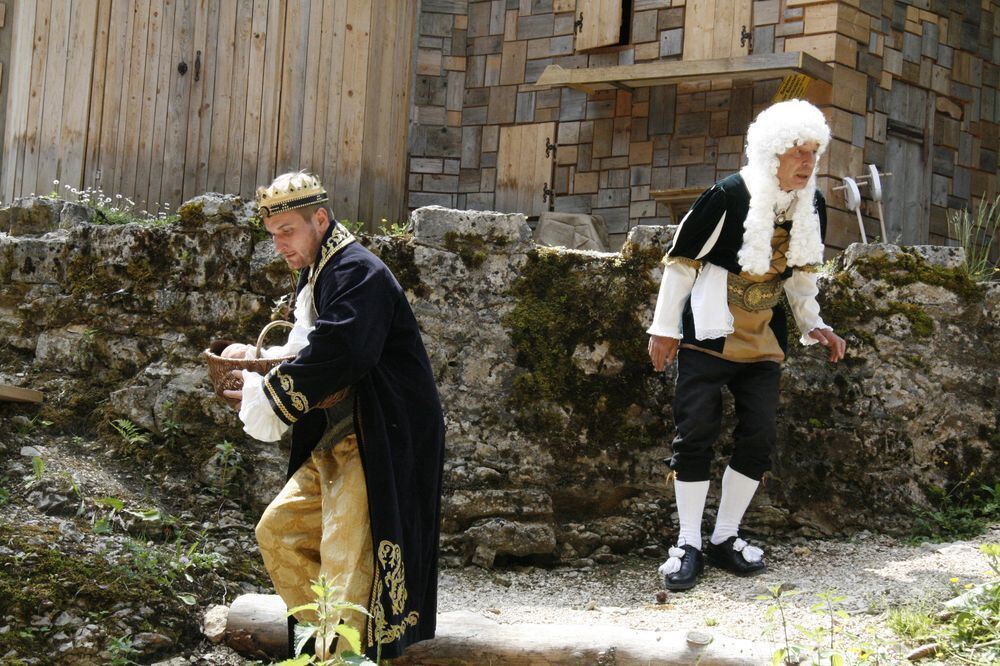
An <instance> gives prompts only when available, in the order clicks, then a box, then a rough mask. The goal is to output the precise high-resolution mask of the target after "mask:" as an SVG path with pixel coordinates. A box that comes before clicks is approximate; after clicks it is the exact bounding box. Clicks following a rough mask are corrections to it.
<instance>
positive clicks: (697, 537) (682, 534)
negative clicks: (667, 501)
mask: <svg viewBox="0 0 1000 666" xmlns="http://www.w3.org/2000/svg"><path fill="white" fill-rule="evenodd" d="M674 496H675V497H676V499H677V521H678V522H679V523H680V525H679V529H678V535H677V545H678V546H682V545H684V544H688V545H691V546H694V547H695V548H697V549H698V550H701V514H702V513H703V512H704V511H705V498H706V497H707V496H708V481H677V480H674Z"/></svg>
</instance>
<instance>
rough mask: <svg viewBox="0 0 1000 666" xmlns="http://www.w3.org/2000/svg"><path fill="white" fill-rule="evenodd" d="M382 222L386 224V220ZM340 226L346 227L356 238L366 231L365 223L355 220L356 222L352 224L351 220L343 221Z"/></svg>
mask: <svg viewBox="0 0 1000 666" xmlns="http://www.w3.org/2000/svg"><path fill="white" fill-rule="evenodd" d="M382 221H383V222H385V220H382ZM340 226H342V227H344V228H345V229H347V230H348V231H350V232H351V233H352V234H354V235H355V236H357V235H358V234H361V233H364V231H365V223H364V222H362V221H361V220H355V221H354V222H351V221H350V220H341V221H340Z"/></svg>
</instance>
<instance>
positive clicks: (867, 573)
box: [4, 438, 1000, 664]
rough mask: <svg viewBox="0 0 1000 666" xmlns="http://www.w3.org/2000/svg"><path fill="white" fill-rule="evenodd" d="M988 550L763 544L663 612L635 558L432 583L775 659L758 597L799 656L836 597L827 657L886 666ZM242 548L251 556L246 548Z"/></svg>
mask: <svg viewBox="0 0 1000 666" xmlns="http://www.w3.org/2000/svg"><path fill="white" fill-rule="evenodd" d="M25 439H27V438H25ZM46 444H47V445H42V444H41V443H37V442H36V445H37V446H38V449H39V451H38V452H39V453H40V454H41V455H42V457H43V458H44V459H45V460H46V462H47V472H46V475H47V476H50V475H57V474H59V473H60V472H69V471H72V472H73V473H74V476H75V478H76V479H77V481H78V482H79V483H80V485H81V487H83V488H85V489H86V491H87V494H88V495H89V496H90V497H99V496H114V497H119V498H121V499H123V500H125V501H126V502H129V503H132V502H135V503H139V502H142V501H143V500H145V501H147V502H148V501H149V491H150V490H151V489H152V488H155V487H156V485H157V484H156V483H155V477H154V476H144V475H142V474H135V475H134V476H132V478H129V476H130V475H129V474H128V473H127V472H126V473H125V474H121V473H120V472H119V473H117V474H116V473H115V471H114V470H111V469H109V468H108V466H107V465H106V464H105V460H103V458H104V456H103V455H101V454H100V453H99V452H98V451H97V450H96V449H97V447H96V446H94V445H93V444H91V443H90V442H80V441H79V440H77V441H76V442H74V443H73V444H72V445H71V443H70V442H68V441H66V440H65V439H63V438H51V439H49V440H48V441H47V442H46ZM88 445H89V446H88ZM91 447H92V448H91ZM88 448H89V449H91V450H90V455H88V451H87V450H88ZM14 451H18V449H17V448H15V449H14ZM6 462H7V465H6V467H7V469H6V470H5V471H6V472H7V474H8V475H9V476H8V478H15V479H16V478H19V477H20V476H22V475H26V474H28V473H30V457H29V456H27V455H16V454H15V455H13V456H10V457H9V458H8V460H7V461H6ZM16 504H20V502H17V503H10V504H8V505H7V506H6V507H4V509H5V511H4V513H5V514H7V519H8V520H12V521H13V522H14V523H15V524H16V523H19V522H27V521H30V520H41V521H43V522H45V521H53V522H64V521H65V519H59V518H50V517H47V516H42V515H41V514H38V513H37V512H36V511H35V510H34V509H33V507H28V506H24V505H21V506H15V505H16ZM238 522H239V521H236V522H234V523H232V524H230V525H229V526H228V529H226V528H223V529H222V530H220V531H221V534H218V535H217V536H218V537H222V536H228V537H235V539H238V540H239V542H243V541H244V540H248V539H252V531H251V530H250V528H249V526H242V525H240V526H237V523H238ZM244 527H245V529H244ZM213 531H215V530H213ZM244 532H245V533H244ZM989 542H994V543H995V542H1000V525H994V526H993V527H992V528H991V529H990V530H988V531H987V532H986V533H985V534H983V535H981V536H979V537H977V538H975V539H971V540H969V541H962V542H955V543H945V544H923V545H919V546H913V545H907V544H905V543H903V542H901V541H899V540H896V539H893V538H891V537H887V536H884V535H880V534H870V533H866V532H863V533H861V534H858V535H856V536H855V537H854V538H852V539H851V540H849V541H834V540H825V541H823V540H807V539H803V538H801V537H796V538H794V539H790V540H787V541H777V540H771V541H770V542H765V543H763V544H761V545H763V546H764V548H765V550H766V552H767V559H768V562H769V568H768V570H767V571H766V572H765V573H764V574H763V575H760V576H757V577H754V578H750V579H741V578H737V577H735V576H732V575H730V574H728V573H726V572H722V571H718V570H716V569H713V568H707V569H706V572H705V575H704V576H703V578H702V580H701V581H700V583H699V584H698V585H697V587H695V588H694V589H693V590H691V591H689V592H682V593H665V594H666V600H665V602H664V603H657V599H656V596H657V592H659V591H660V589H661V583H660V578H659V576H658V574H657V573H656V569H657V567H658V566H659V564H660V560H653V559H648V558H640V557H634V558H627V559H625V560H623V561H621V562H619V563H617V564H605V565H596V566H594V567H591V568H585V569H574V568H567V567H556V568H549V569H543V568H539V567H515V568H512V569H499V570H493V571H487V570H483V569H480V568H478V567H472V566H469V567H464V568H454V567H451V568H445V569H443V570H442V572H441V577H440V600H439V611H440V612H442V613H446V612H450V611H469V612H473V613H480V614H482V615H483V616H484V617H487V618H489V619H491V620H494V621H496V622H500V623H504V624H521V623H525V624H534V623H543V624H573V625H584V626H597V625H608V624H612V625H619V626H626V627H631V628H634V629H644V630H653V631H676V630H699V631H707V632H709V633H714V634H716V635H725V636H730V637H734V638H742V639H749V640H755V641H764V642H766V643H771V644H773V645H774V647H775V648H777V647H778V646H779V644H780V643H781V642H782V640H781V638H780V636H781V633H782V632H781V630H780V622H779V620H778V618H777V617H776V616H775V617H770V616H768V608H769V606H772V605H773V602H770V601H766V600H759V599H758V598H757V597H758V595H762V594H767V593H768V590H769V589H771V588H774V587H776V586H778V585H782V586H783V587H784V588H785V589H793V590H795V591H796V592H797V593H798V594H796V595H794V596H789V597H786V598H785V600H784V601H783V603H784V610H785V614H786V618H787V621H788V625H789V631H790V633H791V636H790V638H791V642H792V643H793V644H796V643H797V644H799V645H806V646H809V645H815V644H816V642H817V640H828V635H825V636H820V637H819V638H818V639H817V638H810V637H808V636H805V635H804V634H803V630H802V629H803V628H804V629H805V630H810V629H816V628H820V627H824V626H828V623H829V615H828V614H819V613H816V612H813V611H811V610H810V608H811V607H812V606H813V605H814V604H815V603H817V602H818V601H820V599H819V598H818V596H817V595H818V594H819V593H822V592H825V591H834V592H836V593H837V594H838V595H839V596H841V597H843V598H844V599H843V601H841V602H839V608H840V609H842V610H844V611H846V613H847V617H846V618H844V619H838V620H837V622H838V623H839V625H840V627H841V629H840V630H838V634H837V638H836V641H837V647H838V648H840V649H847V648H851V647H854V648H857V647H860V646H862V645H867V646H881V647H882V648H883V649H884V650H886V651H887V656H888V657H889V659H888V660H885V661H882V662H880V663H896V662H897V661H898V660H899V659H900V658H901V655H903V654H905V653H906V652H907V651H908V649H909V648H912V647H913V645H904V644H903V643H902V642H901V640H900V639H899V638H898V637H897V636H895V634H893V632H892V631H891V630H890V629H889V627H888V624H887V618H888V611H889V609H890V608H894V607H899V606H908V605H916V606H921V607H923V608H925V609H929V610H931V611H934V610H937V608H938V606H939V604H940V603H941V602H943V601H945V600H947V599H950V598H952V597H954V596H956V594H958V593H959V592H961V590H962V588H963V587H964V586H965V585H966V584H970V583H971V584H976V583H980V582H983V581H984V580H987V579H988V578H989V575H990V570H989V566H988V565H987V562H986V560H985V558H984V557H983V556H982V555H981V554H980V553H979V551H978V546H979V545H980V544H983V543H989ZM243 545H245V546H246V547H247V548H251V547H252V546H251V545H250V544H249V543H246V544H243ZM952 578H957V579H958V580H957V582H952V580H951V579H952ZM244 591H246V590H244ZM227 601H231V599H228V600H227ZM796 625H798V626H799V627H801V628H797V627H796ZM163 663H169V664H184V663H199V664H240V663H244V662H243V661H242V659H241V658H239V657H238V656H237V655H235V654H234V653H232V652H231V651H229V650H228V649H226V648H224V647H221V646H212V645H209V644H207V643H203V644H202V645H200V646H198V648H196V649H195V651H194V653H193V654H186V655H184V656H179V657H175V658H174V659H171V660H167V661H165V662H163Z"/></svg>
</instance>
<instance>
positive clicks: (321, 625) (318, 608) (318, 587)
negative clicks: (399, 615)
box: [279, 575, 379, 666]
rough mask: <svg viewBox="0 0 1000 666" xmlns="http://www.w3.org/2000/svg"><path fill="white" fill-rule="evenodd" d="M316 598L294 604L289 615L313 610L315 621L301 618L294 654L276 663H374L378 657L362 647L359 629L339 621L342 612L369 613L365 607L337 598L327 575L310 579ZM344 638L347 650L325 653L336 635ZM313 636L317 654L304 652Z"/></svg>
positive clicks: (290, 665)
mask: <svg viewBox="0 0 1000 666" xmlns="http://www.w3.org/2000/svg"><path fill="white" fill-rule="evenodd" d="M311 588H312V591H313V594H315V595H316V601H315V602H313V603H308V604H303V605H301V606H296V607H295V608H291V609H289V611H288V615H290V616H291V615H294V614H295V613H301V612H303V611H310V612H313V613H315V614H316V622H300V623H299V624H297V625H296V626H295V658H293V659H289V660H286V661H283V662H281V663H280V665H279V666H306V665H313V666H343V665H346V664H350V665H352V666H377V664H378V662H379V660H378V659H376V661H374V662H373V661H371V660H369V659H368V658H367V657H365V656H364V654H363V652H362V650H361V633H360V632H359V631H358V630H357V629H356V628H354V627H353V626H351V625H349V624H346V623H343V622H340V619H341V616H342V615H343V614H344V613H345V612H350V611H353V612H356V613H361V614H363V615H368V614H369V613H368V611H367V610H366V609H365V608H364V607H363V606H359V605H358V604H353V603H350V602H347V601H338V600H337V589H338V588H337V587H336V586H335V585H334V584H333V581H330V580H328V579H327V578H326V576H324V575H321V576H320V577H319V579H318V580H315V581H313V583H312V586H311ZM338 637H339V639H340V640H344V641H347V643H348V646H349V647H350V650H349V651H345V652H343V653H341V654H336V655H329V654H327V649H328V646H329V645H330V644H331V643H332V642H333V641H334V640H335V639H338ZM310 640H314V641H315V644H316V655H310V654H303V649H305V647H306V644H307V643H308V642H309V641H310Z"/></svg>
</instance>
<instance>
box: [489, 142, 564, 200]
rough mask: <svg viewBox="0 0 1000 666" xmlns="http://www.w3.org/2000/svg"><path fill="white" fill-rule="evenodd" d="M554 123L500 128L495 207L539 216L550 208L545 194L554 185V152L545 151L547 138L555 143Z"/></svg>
mask: <svg viewBox="0 0 1000 666" xmlns="http://www.w3.org/2000/svg"><path fill="white" fill-rule="evenodd" d="M555 129H556V124H555V123H535V124H533V125H516V126H513V127H501V128H500V146H499V148H498V153H497V189H496V202H495V207H496V209H497V210H499V211H503V212H505V213H524V214H525V215H539V214H541V213H543V212H545V211H547V210H548V209H549V204H548V202H547V201H545V200H544V199H543V197H542V194H543V190H544V188H545V187H546V186H548V187H549V188H551V187H552V160H553V159H554V158H555V154H554V151H550V152H549V154H546V150H545V146H546V140H548V143H551V144H554V143H555Z"/></svg>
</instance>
